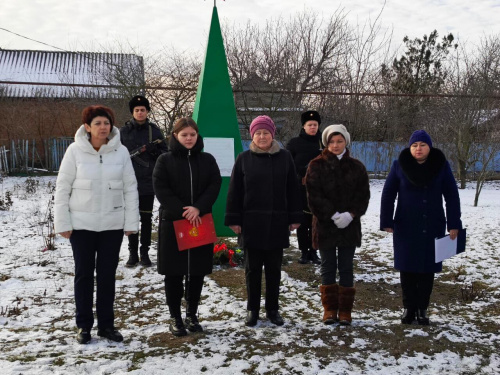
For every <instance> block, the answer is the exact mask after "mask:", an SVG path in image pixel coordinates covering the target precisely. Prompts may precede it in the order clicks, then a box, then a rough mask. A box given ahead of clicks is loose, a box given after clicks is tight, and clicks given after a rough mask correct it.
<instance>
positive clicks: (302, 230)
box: [297, 212, 312, 251]
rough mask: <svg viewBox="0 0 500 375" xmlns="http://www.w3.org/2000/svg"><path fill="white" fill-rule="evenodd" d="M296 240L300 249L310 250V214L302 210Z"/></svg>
mask: <svg viewBox="0 0 500 375" xmlns="http://www.w3.org/2000/svg"><path fill="white" fill-rule="evenodd" d="M297 241H298V243H299V249H300V250H302V251H309V250H312V215H311V214H308V213H305V212H304V219H303V220H302V223H301V224H300V227H299V228H298V229H297Z"/></svg>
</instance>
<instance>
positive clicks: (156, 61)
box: [146, 49, 201, 134]
mask: <svg viewBox="0 0 500 375" xmlns="http://www.w3.org/2000/svg"><path fill="white" fill-rule="evenodd" d="M200 72H201V63H200V59H198V58H197V56H189V55H186V54H181V53H179V52H178V51H175V50H173V49H165V50H163V51H162V53H161V54H158V55H156V56H154V57H149V58H148V59H147V60H146V85H147V94H148V96H149V98H150V101H151V103H152V106H153V108H154V111H153V112H152V116H153V119H154V121H155V122H156V123H157V124H158V125H159V126H160V128H161V129H162V130H163V131H164V132H165V134H169V133H170V132H171V129H172V126H173V124H174V122H175V120H176V119H177V118H179V117H182V116H190V115H191V114H192V112H193V107H194V102H195V99H196V87H197V84H198V79H199V77H200Z"/></svg>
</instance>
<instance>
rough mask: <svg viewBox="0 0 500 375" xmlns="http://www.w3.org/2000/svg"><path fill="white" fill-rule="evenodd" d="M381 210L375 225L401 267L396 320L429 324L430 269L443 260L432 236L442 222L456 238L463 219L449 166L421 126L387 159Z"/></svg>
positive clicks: (434, 269) (437, 234) (438, 234)
mask: <svg viewBox="0 0 500 375" xmlns="http://www.w3.org/2000/svg"><path fill="white" fill-rule="evenodd" d="M396 197H397V201H398V204H397V207H396V213H395V214H394V202H395V200H396ZM443 197H444V198H445V200H446V216H445V213H444V209H443ZM380 209H381V211H380V229H381V230H384V231H386V232H389V233H393V236H394V237H393V239H394V267H395V268H396V269H397V270H399V271H400V277H401V288H402V290H403V306H404V311H403V316H402V317H401V322H402V323H403V324H411V323H412V322H413V321H414V320H415V318H417V322H418V324H421V325H428V324H429V318H428V316H427V308H428V306H429V301H430V296H431V293H432V288H433V284H434V273H435V272H440V271H441V270H442V263H441V262H440V263H436V262H435V254H434V252H435V250H434V240H435V238H436V237H443V236H444V234H445V230H446V227H448V231H449V232H450V238H451V239H452V240H453V239H455V238H456V237H457V235H458V231H459V230H460V229H462V221H461V219H460V216H461V213H460V197H459V195H458V188H457V184H456V181H455V178H454V177H453V173H452V171H451V168H450V165H449V163H448V161H447V160H446V157H445V156H444V154H443V153H442V152H441V151H440V150H439V149H437V148H433V147H432V140H431V137H430V136H429V134H427V133H426V132H425V131H424V130H417V131H415V132H414V133H413V134H412V136H411V138H410V142H409V148H406V149H404V150H403V151H402V152H401V154H400V155H399V158H398V160H396V161H394V163H393V164H392V167H391V171H390V173H389V175H388V176H387V180H386V181H385V185H384V189H383V190H382V203H381V207H380Z"/></svg>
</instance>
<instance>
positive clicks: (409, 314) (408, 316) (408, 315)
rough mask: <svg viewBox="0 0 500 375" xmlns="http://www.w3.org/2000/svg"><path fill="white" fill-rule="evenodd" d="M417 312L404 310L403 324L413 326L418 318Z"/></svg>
mask: <svg viewBox="0 0 500 375" xmlns="http://www.w3.org/2000/svg"><path fill="white" fill-rule="evenodd" d="M416 313H417V312H416V311H415V310H414V309H404V310H403V315H401V323H402V324H412V323H413V321H414V320H415V318H416Z"/></svg>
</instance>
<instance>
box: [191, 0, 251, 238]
mask: <svg viewBox="0 0 500 375" xmlns="http://www.w3.org/2000/svg"><path fill="white" fill-rule="evenodd" d="M193 119H194V120H195V121H196V123H197V124H198V127H199V128H200V135H201V136H202V137H203V140H204V143H205V149H204V150H205V151H206V152H209V153H211V154H212V155H213V156H214V157H215V158H216V160H217V164H218V165H219V168H220V170H221V174H222V187H221V190H220V193H219V197H218V199H217V201H216V202H215V205H214V207H213V217H214V222H215V229H216V231H217V236H219V237H227V236H234V235H235V234H234V233H233V231H232V230H231V229H229V228H228V227H226V226H224V213H225V211H226V197H227V189H228V186H229V179H230V177H231V170H232V168H233V164H234V160H235V159H236V156H237V155H238V154H239V153H240V152H242V151H243V148H242V145H241V137H240V131H239V128H238V119H237V116H236V107H235V104H234V97H233V90H232V87H231V82H230V80H229V72H228V67H227V59H226V52H225V50H224V43H223V41H222V32H221V28H220V23H219V16H218V14H217V7H216V6H215V5H214V8H213V12H212V22H211V24H210V33H209V36H208V45H207V51H206V54H205V62H204V64H203V68H202V70H201V75H200V81H199V83H198V92H197V94H196V102H195V105H194V111H193Z"/></svg>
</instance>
